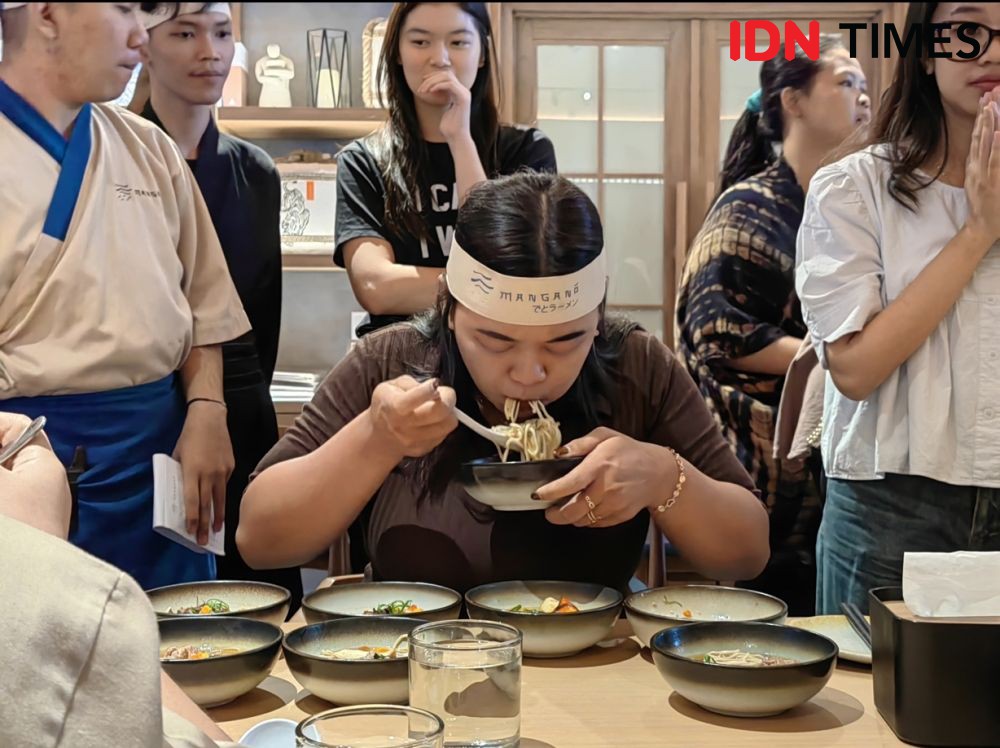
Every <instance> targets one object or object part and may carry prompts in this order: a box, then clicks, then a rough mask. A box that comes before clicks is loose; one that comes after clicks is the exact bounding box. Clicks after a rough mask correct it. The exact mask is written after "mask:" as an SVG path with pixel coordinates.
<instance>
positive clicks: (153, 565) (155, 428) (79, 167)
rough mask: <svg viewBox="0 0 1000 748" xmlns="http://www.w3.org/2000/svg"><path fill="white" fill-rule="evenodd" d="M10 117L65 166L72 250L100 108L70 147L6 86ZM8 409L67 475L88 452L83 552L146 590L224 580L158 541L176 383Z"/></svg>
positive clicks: (54, 220) (55, 233)
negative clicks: (30, 425) (39, 424)
mask: <svg viewBox="0 0 1000 748" xmlns="http://www.w3.org/2000/svg"><path fill="white" fill-rule="evenodd" d="M0 112H2V113H3V114H4V115H5V116H7V118H8V119H10V120H11V122H13V123H14V124H15V125H17V126H18V127H19V128H20V129H21V130H22V131H23V132H25V133H26V134H27V135H28V136H29V137H31V139H32V140H34V141H35V142H36V143H37V144H38V145H39V146H40V147H41V148H43V149H44V150H45V151H46V152H47V153H48V154H49V155H50V156H51V157H52V158H53V159H55V161H56V162H57V163H59V164H60V166H61V170H60V173H59V179H58V181H57V183H56V188H55V193H54V194H53V196H52V201H51V203H50V205H49V209H48V212H47V214H46V218H45V224H44V227H43V229H42V231H43V233H44V234H45V235H47V236H49V237H52V238H53V239H55V240H57V241H65V239H66V233H67V231H68V230H69V225H70V220H71V219H72V217H73V213H74V211H75V210H76V207H77V201H78V199H79V195H80V187H81V185H82V184H83V178H84V175H85V173H86V171H87V163H88V161H89V160H90V148H91V135H90V118H91V109H90V105H89V104H88V105H85V106H84V107H83V108H82V109H81V110H80V114H79V115H78V117H77V120H76V124H75V125H74V127H73V134H72V135H71V137H70V139H69V141H66V139H65V138H63V136H62V135H61V134H60V133H59V132H58V131H57V130H56V129H55V128H53V127H52V125H50V124H49V123H48V122H47V121H46V120H45V119H44V118H43V117H42V116H41V115H40V114H39V113H38V112H37V111H36V110H35V109H34V108H33V107H32V106H31V105H30V104H28V103H27V102H26V101H25V100H24V99H23V98H21V97H20V96H19V95H18V94H17V93H15V92H14V91H12V90H11V89H10V88H9V87H8V86H7V85H6V84H5V83H4V82H3V81H0ZM0 410H4V411H7V412H11V413H23V414H25V415H27V416H29V417H31V418H35V417H37V416H40V415H44V416H45V417H46V418H47V419H48V424H47V426H46V433H47V434H48V437H49V440H50V441H51V442H52V446H53V448H54V449H55V451H56V454H57V455H58V456H59V459H60V460H61V461H62V462H63V464H64V465H66V466H67V467H70V466H72V465H73V461H74V455H75V453H76V452H77V450H78V448H82V454H83V455H85V458H86V469H85V470H83V471H82V472H81V473H80V475H79V476H78V478H77V480H76V481H75V483H76V485H75V486H74V499H75V507H74V512H75V517H74V519H75V527H74V528H73V529H72V531H71V535H70V540H71V541H72V542H73V543H74V544H76V545H78V546H79V547H80V548H82V549H84V550H85V551H88V552H89V553H92V554H93V555H95V556H97V557H98V558H101V559H104V560H105V561H108V562H109V563H111V564H114V565H115V566H117V567H119V568H120V569H122V570H123V571H125V572H127V573H129V574H130V575H132V576H133V577H135V579H136V580H137V581H138V582H139V584H140V585H142V587H143V588H144V589H150V588H152V587H159V586H163V585H167V584H173V583H176V582H185V581H197V580H203V579H213V578H214V577H215V557H214V556H213V555H211V554H200V553H195V552H193V551H189V550H188V549H186V548H184V547H183V546H181V545H178V544H177V543H174V542H173V541H170V540H168V539H167V538H165V537H163V536H161V535H159V534H157V533H155V532H153V455H154V454H156V453H157V452H163V453H165V454H171V453H172V452H173V450H174V447H175V445H176V443H177V439H178V437H179V436H180V433H181V429H182V428H183V425H184V417H185V414H186V409H185V405H184V398H183V393H182V392H181V388H180V387H179V385H178V383H177V375H176V374H170V375H169V376H167V377H165V378H164V379H161V380H159V381H156V382H151V383H149V384H143V385H139V386H136V387H127V388H124V389H119V390H111V391H107V392H96V393H86V394H72V395H48V396H39V397H19V398H11V399H7V400H0ZM72 477H76V476H72Z"/></svg>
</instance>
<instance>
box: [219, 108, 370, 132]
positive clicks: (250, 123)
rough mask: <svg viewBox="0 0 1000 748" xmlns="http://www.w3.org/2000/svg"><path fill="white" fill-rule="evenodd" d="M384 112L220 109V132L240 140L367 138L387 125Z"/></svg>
mask: <svg viewBox="0 0 1000 748" xmlns="http://www.w3.org/2000/svg"><path fill="white" fill-rule="evenodd" d="M385 119H386V110H385V109H316V108H314V107H289V108H278V107H256V106H243V107H220V108H219V110H218V124H219V129H220V130H222V131H224V132H227V133H229V134H231V135H235V136H236V137H238V138H246V139H248V140H258V139H267V138H337V139H353V138H360V137H363V136H365V135H368V134H369V133H370V132H372V131H373V130H375V128H377V127H378V126H379V125H380V124H382V123H383V122H385Z"/></svg>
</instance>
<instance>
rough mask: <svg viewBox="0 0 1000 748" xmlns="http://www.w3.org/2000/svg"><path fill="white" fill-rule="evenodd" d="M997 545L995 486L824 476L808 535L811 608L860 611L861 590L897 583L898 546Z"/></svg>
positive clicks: (998, 494)
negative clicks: (818, 512) (815, 533)
mask: <svg viewBox="0 0 1000 748" xmlns="http://www.w3.org/2000/svg"><path fill="white" fill-rule="evenodd" d="M906 551H923V552H939V553H950V552H952V551H1000V489H997V488H976V487H975V486H952V485H949V484H947V483H940V482H939V481H936V480H931V479H930V478H922V477H919V476H911V475H887V476H886V477H885V478H884V479H882V480H866V481H847V480H839V479H836V478H830V479H829V480H828V482H827V490H826V505H825V506H824V508H823V520H822V522H821V523H820V528H819V537H818V538H817V541H816V567H817V568H816V613H817V615H827V614H839V613H840V612H841V610H840V604H841V602H853V603H856V604H857V605H858V606H859V607H860V608H861V610H863V611H865V612H866V613H867V611H868V590H870V589H872V588H874V587H888V586H892V587H899V586H901V585H902V579H903V553H904V552H906Z"/></svg>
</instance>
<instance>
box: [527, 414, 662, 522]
mask: <svg viewBox="0 0 1000 748" xmlns="http://www.w3.org/2000/svg"><path fill="white" fill-rule="evenodd" d="M564 449H565V450H566V451H565V453H563V452H560V456H561V457H575V456H580V455H585V457H584V460H583V462H581V463H580V464H579V465H577V466H576V467H575V468H574V469H573V470H571V471H570V472H569V473H567V474H566V475H564V476H563V477H562V478H558V479H556V480H554V481H552V482H551V483H547V484H546V485H544V486H542V487H541V488H539V489H538V490H537V491H536V492H535V496H536V497H537V498H539V499H540V500H542V501H551V500H555V499H559V498H561V497H563V496H570V497H571V498H570V499H569V500H568V501H565V502H563V503H561V504H556V505H554V506H551V507H549V508H548V509H547V510H546V511H545V517H546V519H548V520H549V522H552V523H553V524H556V525H576V526H577V527H612V526H614V525H620V524H622V523H623V522H628V521H629V520H630V519H632V518H633V517H635V515H637V514H638V513H639V512H641V511H642V510H643V509H647V508H651V507H655V506H658V505H659V504H662V503H663V500H664V499H665V498H666V497H667V496H669V495H670V490H671V488H672V487H673V485H674V483H676V481H677V475H676V473H677V463H676V462H675V461H674V459H673V456H672V455H671V454H670V451H669V450H668V449H667V448H666V447H661V446H659V445H657V444H647V443H646V442H640V441H637V440H635V439H632V438H630V437H628V436H625V435H624V434H620V433H618V432H617V431H612V430H611V429H608V428H604V427H601V428H598V429H595V430H594V431H591V432H590V433H589V434H587V436H584V437H582V438H580V439H575V440H574V441H571V442H569V443H568V444H566V445H565V447H564ZM591 512H592V514H591ZM595 519H596V521H595Z"/></svg>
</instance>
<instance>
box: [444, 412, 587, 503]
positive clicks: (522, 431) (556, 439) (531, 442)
mask: <svg viewBox="0 0 1000 748" xmlns="http://www.w3.org/2000/svg"><path fill="white" fill-rule="evenodd" d="M520 405H521V404H520V402H519V401H518V400H507V401H506V403H505V404H504V417H505V418H506V419H507V423H506V424H501V425H499V426H493V427H492V428H491V430H492V431H494V432H496V433H498V434H500V435H501V436H504V437H505V438H506V440H507V443H506V446H503V447H501V446H497V458H496V459H494V458H491V457H484V458H481V459H478V460H472V461H471V462H466V463H465V464H463V465H462V467H461V469H460V470H459V475H458V479H459V482H460V483H461V484H462V487H463V488H465V491H466V493H468V494H469V495H470V496H471V497H472V498H474V499H475V500H476V501H478V502H480V503H481V504H486V505H487V506H490V507H492V508H493V509H496V510H498V511H502V512H516V511H530V510H532V509H545V508H546V507H548V506H549V505H550V504H552V503H554V501H550V502H545V501H538V500H535V499H532V498H531V494H533V493H534V492H535V490H536V489H538V488H540V487H541V486H544V485H545V484H546V483H551V482H552V481H554V480H556V479H557V478H561V477H562V476H564V475H566V473H568V472H569V471H570V470H572V469H573V468H575V467H576V466H577V465H579V464H580V463H581V462H582V461H583V458H582V457H562V458H558V457H556V456H555V454H556V450H557V449H559V447H560V445H561V444H562V432H561V431H560V430H559V422H558V421H556V420H555V419H554V418H553V417H552V416H551V415H549V412H548V410H547V409H546V407H545V404H544V403H542V402H540V401H537V400H535V401H532V402H530V403H528V406H529V408H530V409H531V413H532V415H533V416H534V417H533V418H527V419H524V420H520V421H519V420H518V414H519V411H520ZM557 500H558V499H557Z"/></svg>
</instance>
